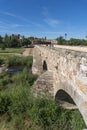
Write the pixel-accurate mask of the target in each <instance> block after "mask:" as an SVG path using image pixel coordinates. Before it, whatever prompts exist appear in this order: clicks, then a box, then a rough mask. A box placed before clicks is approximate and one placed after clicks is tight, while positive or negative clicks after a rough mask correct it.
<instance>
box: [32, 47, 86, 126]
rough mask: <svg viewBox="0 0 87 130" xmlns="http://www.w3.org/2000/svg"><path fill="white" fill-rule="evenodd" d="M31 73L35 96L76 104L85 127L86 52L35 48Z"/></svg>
mask: <svg viewBox="0 0 87 130" xmlns="http://www.w3.org/2000/svg"><path fill="white" fill-rule="evenodd" d="M32 72H33V73H34V74H38V75H39V78H38V79H37V81H36V82H35V84H34V86H33V87H34V91H35V94H36V95H44V94H45V95H46V94H49V95H50V96H52V97H53V98H54V99H55V100H57V99H59V100H62V101H64V100H65V101H67V102H71V103H73V104H76V106H77V107H78V109H79V111H80V113H81V114H82V116H83V119H84V121H85V123H86V125H87V52H81V51H76V50H69V49H65V48H55V47H52V48H51V47H44V46H35V48H34V52H33V67H32Z"/></svg>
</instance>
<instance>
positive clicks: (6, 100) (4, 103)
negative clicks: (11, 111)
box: [0, 92, 11, 114]
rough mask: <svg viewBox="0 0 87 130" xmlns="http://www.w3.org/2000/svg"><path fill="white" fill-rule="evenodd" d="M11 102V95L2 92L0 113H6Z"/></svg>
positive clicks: (0, 95)
mask: <svg viewBox="0 0 87 130" xmlns="http://www.w3.org/2000/svg"><path fill="white" fill-rule="evenodd" d="M10 104H11V100H10V96H9V94H8V93H6V92H1V93H0V114H3V113H6V112H7V111H8V107H9V106H10Z"/></svg>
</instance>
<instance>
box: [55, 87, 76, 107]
mask: <svg viewBox="0 0 87 130" xmlns="http://www.w3.org/2000/svg"><path fill="white" fill-rule="evenodd" d="M55 101H56V102H57V103H59V104H60V105H61V106H62V107H63V108H66V109H78V108H77V106H76V104H75V102H74V101H73V99H72V97H71V96H70V95H69V94H68V93H67V92H65V91H64V90H62V89H60V90H59V91H58V92H57V93H56V95H55Z"/></svg>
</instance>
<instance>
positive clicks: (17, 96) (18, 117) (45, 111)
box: [0, 57, 86, 130]
mask: <svg viewBox="0 0 87 130" xmlns="http://www.w3.org/2000/svg"><path fill="white" fill-rule="evenodd" d="M27 58H28V57H27ZM13 61H14V60H13ZM17 63H18V62H17ZM36 79H37V76H36V75H32V74H29V73H28V71H27V68H25V69H24V70H23V72H22V73H21V74H16V75H13V76H12V75H9V74H7V73H6V72H4V73H1V74H0V130H82V129H83V128H86V126H85V123H84V121H83V118H82V116H81V114H80V113H79V111H77V110H74V111H70V110H65V109H63V108H61V107H60V106H59V104H57V103H56V102H54V101H53V100H51V99H50V98H48V97H45V98H38V97H37V98H35V97H34V96H33V93H32V85H33V84H34V82H35V80H36Z"/></svg>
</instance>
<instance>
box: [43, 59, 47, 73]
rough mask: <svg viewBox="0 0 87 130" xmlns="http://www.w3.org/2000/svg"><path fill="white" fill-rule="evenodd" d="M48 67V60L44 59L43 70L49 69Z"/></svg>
mask: <svg viewBox="0 0 87 130" xmlns="http://www.w3.org/2000/svg"><path fill="white" fill-rule="evenodd" d="M47 70H48V68H47V62H46V60H44V61H43V71H47Z"/></svg>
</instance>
